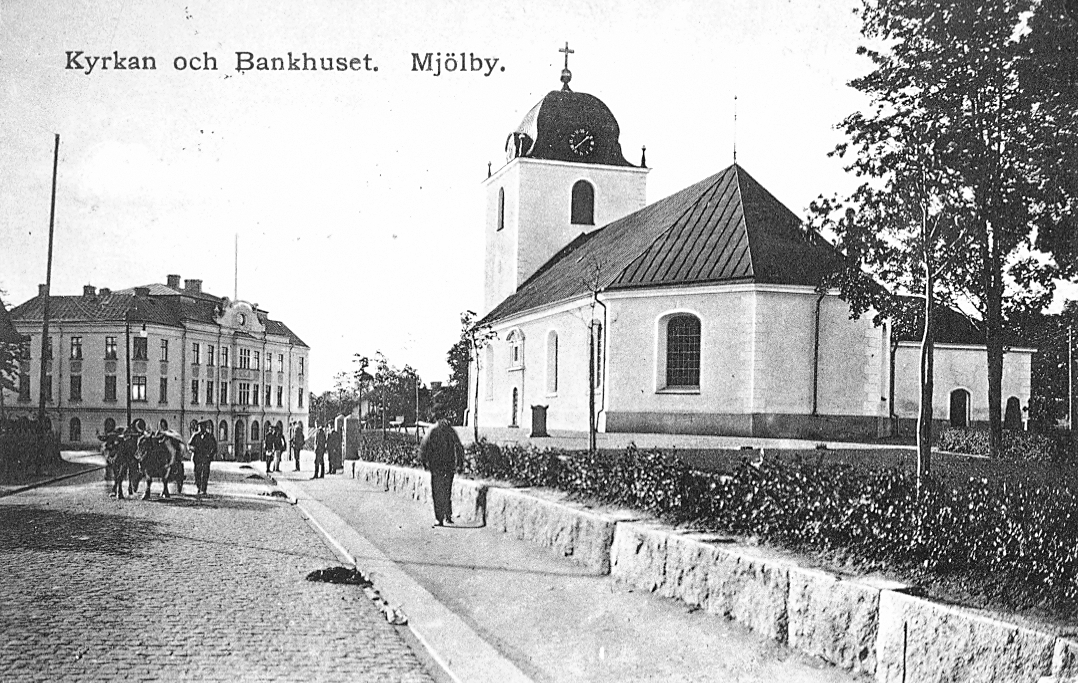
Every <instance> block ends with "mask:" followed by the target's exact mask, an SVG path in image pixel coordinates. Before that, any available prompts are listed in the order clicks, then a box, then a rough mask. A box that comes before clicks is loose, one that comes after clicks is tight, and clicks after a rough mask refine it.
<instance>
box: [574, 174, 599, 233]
mask: <svg viewBox="0 0 1078 683" xmlns="http://www.w3.org/2000/svg"><path fill="white" fill-rule="evenodd" d="M572 223H573V225H595V188H593V187H592V186H591V183H589V182H588V181H586V180H578V181H576V184H575V185H573V207H572Z"/></svg>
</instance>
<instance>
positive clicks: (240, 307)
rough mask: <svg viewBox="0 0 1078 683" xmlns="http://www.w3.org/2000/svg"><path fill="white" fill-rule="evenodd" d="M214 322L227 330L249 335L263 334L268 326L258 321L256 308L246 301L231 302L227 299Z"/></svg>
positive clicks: (222, 303)
mask: <svg viewBox="0 0 1078 683" xmlns="http://www.w3.org/2000/svg"><path fill="white" fill-rule="evenodd" d="M214 321H215V322H216V323H217V324H218V325H220V326H221V327H224V328H226V329H231V330H235V331H236V332H246V333H247V334H252V335H253V334H263V333H265V331H266V326H265V325H264V324H263V323H262V321H261V320H259V319H258V314H257V313H256V311H255V307H254V306H253V305H252V304H250V303H248V302H246V301H238V300H237V301H229V300H228V299H227V298H226V299H224V300H223V301H222V302H221V305H220V307H219V308H218V310H217V312H216V315H215V316H214Z"/></svg>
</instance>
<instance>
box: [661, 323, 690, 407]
mask: <svg viewBox="0 0 1078 683" xmlns="http://www.w3.org/2000/svg"><path fill="white" fill-rule="evenodd" d="M659 334H660V337H659V338H660V349H659V351H660V353H659V360H660V362H662V363H663V365H662V367H661V370H662V371H663V372H662V376H661V377H660V381H659V388H661V389H662V388H671V389H699V388H700V319H699V318H697V317H696V316H694V315H687V314H677V315H672V316H670V317H668V318H664V319H663V320H661V321H660V333H659Z"/></svg>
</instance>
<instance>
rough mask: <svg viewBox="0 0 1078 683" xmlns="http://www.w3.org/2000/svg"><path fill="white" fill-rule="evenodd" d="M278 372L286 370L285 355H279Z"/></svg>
mask: <svg viewBox="0 0 1078 683" xmlns="http://www.w3.org/2000/svg"><path fill="white" fill-rule="evenodd" d="M277 370H278V371H281V370H284V354H283V353H278V354H277Z"/></svg>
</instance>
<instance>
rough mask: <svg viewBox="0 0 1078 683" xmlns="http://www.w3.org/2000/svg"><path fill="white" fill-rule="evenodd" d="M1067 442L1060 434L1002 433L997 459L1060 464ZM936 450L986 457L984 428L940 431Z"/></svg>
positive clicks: (986, 439) (1066, 451)
mask: <svg viewBox="0 0 1078 683" xmlns="http://www.w3.org/2000/svg"><path fill="white" fill-rule="evenodd" d="M1067 446H1068V444H1067V440H1066V439H1065V438H1064V437H1063V435H1062V434H1056V433H1045V434H1039V433H1036V432H1022V431H1014V430H1009V429H1008V430H1005V431H1004V432H1003V450H1002V452H1001V453H1000V459H1001V460H1003V461H1005V462H1056V463H1058V462H1063V461H1064V460H1069V459H1070V458H1069V457H1068V451H1069V449H1068V447H1067ZM936 447H937V448H940V449H941V450H945V451H951V452H952V453H967V454H969V455H983V456H987V455H988V453H989V450H988V431H987V430H984V429H954V428H948V429H943V430H941V431H940V432H939V434H938V435H937V436H936Z"/></svg>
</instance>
